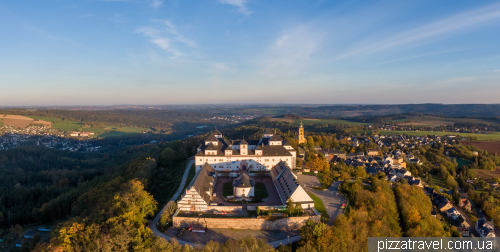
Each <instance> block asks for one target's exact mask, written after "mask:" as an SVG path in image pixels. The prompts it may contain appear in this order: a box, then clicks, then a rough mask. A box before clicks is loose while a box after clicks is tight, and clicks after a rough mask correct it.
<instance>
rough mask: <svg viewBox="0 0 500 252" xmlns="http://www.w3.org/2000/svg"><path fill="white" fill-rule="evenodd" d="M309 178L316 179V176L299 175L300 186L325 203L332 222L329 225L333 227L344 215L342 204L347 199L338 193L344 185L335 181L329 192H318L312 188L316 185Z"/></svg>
mask: <svg viewBox="0 0 500 252" xmlns="http://www.w3.org/2000/svg"><path fill="white" fill-rule="evenodd" d="M308 177H314V178H316V177H315V176H309V175H301V174H298V175H297V178H298V182H299V184H301V185H302V186H303V187H304V188H306V189H307V190H308V191H309V192H310V193H312V194H314V195H316V196H318V198H320V199H321V201H323V204H324V205H325V210H326V212H327V213H328V216H330V221H328V225H330V226H331V225H332V223H333V221H334V220H335V218H336V217H337V216H338V215H339V214H342V213H343V211H344V210H343V209H341V208H340V207H341V206H342V203H345V202H346V199H344V197H342V195H341V194H340V193H339V191H338V187H339V185H340V184H341V183H342V181H335V182H334V183H333V184H332V185H331V186H330V187H328V189H327V190H325V191H318V190H314V189H312V187H311V186H312V185H315V183H313V182H311V180H310V179H311V178H308ZM316 180H317V178H316ZM318 183H319V182H318Z"/></svg>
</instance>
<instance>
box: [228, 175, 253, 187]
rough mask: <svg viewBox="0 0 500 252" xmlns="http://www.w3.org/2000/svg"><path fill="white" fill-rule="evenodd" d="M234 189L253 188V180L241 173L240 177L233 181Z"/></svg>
mask: <svg viewBox="0 0 500 252" xmlns="http://www.w3.org/2000/svg"><path fill="white" fill-rule="evenodd" d="M233 186H234V187H254V186H255V180H254V179H251V178H250V176H249V175H248V174H247V173H246V172H242V173H241V175H240V176H239V177H238V178H236V179H235V180H234V183H233Z"/></svg>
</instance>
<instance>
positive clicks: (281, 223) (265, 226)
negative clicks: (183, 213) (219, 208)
mask: <svg viewBox="0 0 500 252" xmlns="http://www.w3.org/2000/svg"><path fill="white" fill-rule="evenodd" d="M308 219H313V220H315V221H318V222H319V221H320V220H321V216H320V215H316V216H301V217H288V218H280V219H276V220H274V221H271V220H266V219H265V218H201V219H199V218H192V217H177V216H174V217H173V225H174V227H177V228H187V227H189V225H192V224H198V223H199V224H203V225H204V224H205V222H206V225H207V228H234V229H252V230H282V231H295V230H299V229H300V228H301V227H302V226H303V225H305V223H306V221H307V220H308Z"/></svg>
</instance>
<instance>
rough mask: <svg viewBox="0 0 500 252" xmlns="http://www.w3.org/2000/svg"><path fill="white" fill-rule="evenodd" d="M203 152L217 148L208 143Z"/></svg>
mask: <svg viewBox="0 0 500 252" xmlns="http://www.w3.org/2000/svg"><path fill="white" fill-rule="evenodd" d="M205 150H217V148H215V145H214V144H213V143H210V144H209V145H208V146H207V148H206V149H205Z"/></svg>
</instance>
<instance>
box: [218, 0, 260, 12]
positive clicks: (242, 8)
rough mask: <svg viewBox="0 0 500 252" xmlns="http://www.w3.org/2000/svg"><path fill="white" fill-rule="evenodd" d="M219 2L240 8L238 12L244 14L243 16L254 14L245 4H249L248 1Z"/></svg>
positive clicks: (225, 0)
mask: <svg viewBox="0 0 500 252" xmlns="http://www.w3.org/2000/svg"><path fill="white" fill-rule="evenodd" d="M219 2H221V3H223V4H229V5H232V6H235V7H238V11H239V12H241V13H243V14H246V15H250V14H252V11H250V10H249V9H248V8H247V7H246V6H245V4H246V3H247V0H219Z"/></svg>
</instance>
